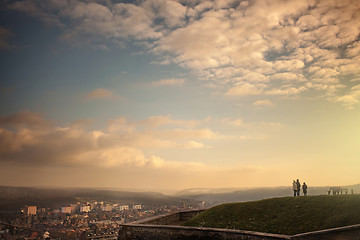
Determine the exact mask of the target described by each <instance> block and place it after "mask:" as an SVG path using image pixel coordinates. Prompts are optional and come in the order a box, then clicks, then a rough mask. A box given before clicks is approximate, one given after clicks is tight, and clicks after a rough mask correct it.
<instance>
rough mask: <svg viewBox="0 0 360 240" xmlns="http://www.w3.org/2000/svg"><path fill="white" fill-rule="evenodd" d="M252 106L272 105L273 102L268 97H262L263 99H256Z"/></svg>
mask: <svg viewBox="0 0 360 240" xmlns="http://www.w3.org/2000/svg"><path fill="white" fill-rule="evenodd" d="M253 105H254V106H267V107H272V106H274V103H273V102H272V101H270V100H269V99H264V100H257V101H255V102H254V103H253Z"/></svg>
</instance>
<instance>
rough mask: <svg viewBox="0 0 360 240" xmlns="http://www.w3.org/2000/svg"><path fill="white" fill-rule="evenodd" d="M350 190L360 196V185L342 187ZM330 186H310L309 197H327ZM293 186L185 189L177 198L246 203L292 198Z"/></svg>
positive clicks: (217, 202)
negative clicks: (267, 199)
mask: <svg viewBox="0 0 360 240" xmlns="http://www.w3.org/2000/svg"><path fill="white" fill-rule="evenodd" d="M342 187H343V188H348V190H349V193H350V192H351V189H352V190H353V192H354V193H359V194H360V184H357V185H349V186H342ZM329 188H330V186H324V187H313V186H309V188H308V194H309V195H326V194H327V191H328V190H329ZM292 195H293V190H292V186H286V187H284V186H282V187H268V188H248V189H234V188H213V189H211V188H193V189H185V190H182V191H180V192H178V193H177V196H182V197H184V198H188V199H193V200H196V201H206V202H208V203H210V204H211V205H215V204H221V203H230V202H245V201H254V200H261V199H266V198H274V197H286V196H292Z"/></svg>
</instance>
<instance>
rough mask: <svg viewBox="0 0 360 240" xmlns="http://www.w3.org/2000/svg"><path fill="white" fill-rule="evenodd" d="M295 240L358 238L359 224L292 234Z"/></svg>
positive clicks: (354, 239)
mask: <svg viewBox="0 0 360 240" xmlns="http://www.w3.org/2000/svg"><path fill="white" fill-rule="evenodd" d="M292 239H296V240H356V239H360V225H351V226H346V227H339V228H331V229H326V230H321V231H315V232H308V233H302V234H297V235H294V236H292Z"/></svg>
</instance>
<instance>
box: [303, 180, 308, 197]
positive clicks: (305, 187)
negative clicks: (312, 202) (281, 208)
mask: <svg viewBox="0 0 360 240" xmlns="http://www.w3.org/2000/svg"><path fill="white" fill-rule="evenodd" d="M302 189H303V193H304V196H307V185H306V183H305V182H304V184H303V185H302Z"/></svg>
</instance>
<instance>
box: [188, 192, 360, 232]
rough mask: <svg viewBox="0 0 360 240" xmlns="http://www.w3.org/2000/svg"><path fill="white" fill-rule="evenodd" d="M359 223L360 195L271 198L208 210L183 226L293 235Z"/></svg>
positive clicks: (230, 204) (229, 204)
mask: <svg viewBox="0 0 360 240" xmlns="http://www.w3.org/2000/svg"><path fill="white" fill-rule="evenodd" d="M353 224H360V195H336V196H307V197H284V198H272V199H265V200H261V201H254V202H243V203H228V204H222V205H218V206H216V207H213V208H211V209H208V210H206V211H204V212H202V213H201V214H199V215H197V216H195V217H194V218H192V219H190V220H189V221H187V222H186V223H184V224H183V226H197V227H213V228H227V229H239V230H249V231H258V232H267V233H278V234H288V235H292V234H297V233H304V232H310V231H316V230H321V229H327V228H334V227H341V226H347V225H353Z"/></svg>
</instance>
